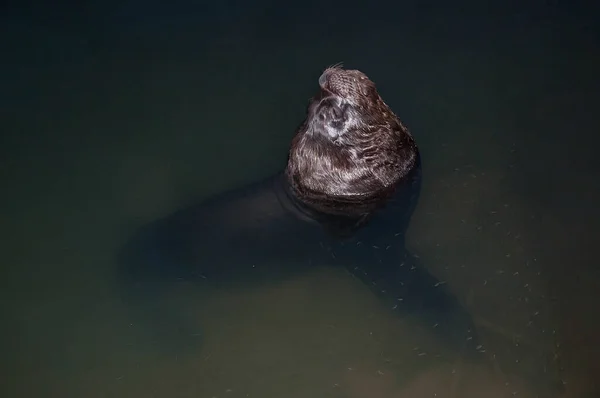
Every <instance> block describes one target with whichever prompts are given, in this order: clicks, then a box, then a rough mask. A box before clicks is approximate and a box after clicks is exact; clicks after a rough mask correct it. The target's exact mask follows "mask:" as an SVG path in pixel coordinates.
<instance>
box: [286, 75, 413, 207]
mask: <svg viewBox="0 0 600 398" xmlns="http://www.w3.org/2000/svg"><path fill="white" fill-rule="evenodd" d="M417 155H418V150H417V146H416V144H415V142H414V139H413V137H412V136H411V134H410V132H409V131H408V129H407V128H406V127H405V126H404V125H403V124H402V123H401V122H400V120H399V119H398V117H397V116H396V115H395V114H394V112H392V110H391V109H390V108H389V106H388V105H387V104H386V103H385V102H384V101H383V100H382V99H381V97H380V95H379V93H378V91H377V89H376V87H375V84H374V83H373V82H372V81H371V80H370V79H369V78H368V77H367V76H366V75H365V74H364V73H363V72H361V71H358V70H348V69H343V68H342V67H340V66H332V67H329V68H327V69H325V71H324V72H323V73H322V74H321V76H320V77H319V91H318V92H317V93H316V95H315V96H314V97H313V98H312V99H311V100H310V102H309V105H308V109H307V116H306V119H305V120H304V121H303V123H302V124H301V125H300V127H299V128H298V130H297V131H296V134H295V136H294V138H293V140H292V144H291V148H290V152H289V157H288V164H287V168H286V178H287V182H288V185H289V187H290V190H291V192H292V193H293V195H294V196H295V199H297V200H298V201H299V202H301V203H302V204H303V205H304V206H307V207H308V208H310V209H312V210H315V211H317V212H320V213H324V214H328V215H333V216H342V217H347V218H358V219H361V218H364V217H365V216H368V215H369V214H370V213H371V212H373V211H374V210H375V209H377V208H378V207H380V206H382V205H384V204H385V202H386V201H387V199H388V198H389V197H390V196H391V195H392V194H393V192H394V189H395V187H396V186H397V185H398V183H399V182H401V181H402V179H403V178H405V177H406V176H407V175H408V174H409V172H410V171H411V170H412V168H413V167H414V165H415V163H416V160H417Z"/></svg>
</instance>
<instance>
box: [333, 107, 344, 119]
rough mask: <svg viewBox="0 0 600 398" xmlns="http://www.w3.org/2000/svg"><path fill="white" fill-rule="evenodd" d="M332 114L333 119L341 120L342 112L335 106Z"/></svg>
mask: <svg viewBox="0 0 600 398" xmlns="http://www.w3.org/2000/svg"><path fill="white" fill-rule="evenodd" d="M332 113H333V117H334V118H335V119H341V118H342V116H343V112H342V110H341V109H340V108H338V107H337V106H336V107H334V108H333V110H332Z"/></svg>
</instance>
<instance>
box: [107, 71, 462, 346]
mask: <svg viewBox="0 0 600 398" xmlns="http://www.w3.org/2000/svg"><path fill="white" fill-rule="evenodd" d="M421 178H422V172H421V158H420V155H419V150H418V147H417V144H416V142H415V140H414V138H413V136H412V134H411V133H410V132H409V130H408V129H407V128H406V127H405V126H404V125H403V124H402V122H401V121H400V120H399V118H398V117H397V116H396V114H395V113H394V112H392V110H391V109H390V107H389V106H388V105H387V104H386V103H385V102H384V101H383V100H382V98H381V97H380V95H379V93H378V91H377V89H376V87H375V84H374V83H373V82H372V81H371V80H370V79H369V78H368V77H367V76H366V75H365V74H364V73H362V72H360V71H358V70H348V69H344V68H342V67H340V66H333V67H329V68H327V69H326V70H325V71H324V72H323V73H322V75H321V76H320V77H319V90H318V92H317V93H316V95H315V96H314V97H313V98H312V99H311V100H310V102H309V105H308V109H307V115H306V119H305V120H304V121H303V122H302V123H301V125H300V126H299V128H298V129H297V131H296V133H295V135H294V137H293V139H292V143H291V146H290V150H289V156H288V161H287V165H286V167H285V169H284V170H282V172H280V173H278V174H277V175H275V176H272V177H269V178H267V179H265V180H263V181H260V182H257V183H254V184H251V185H249V186H246V187H243V188H240V189H235V190H232V191H229V192H225V193H223V194H220V195H217V196H215V197H212V198H209V199H206V200H203V201H202V202H200V203H199V204H197V205H195V206H192V207H190V208H187V209H183V210H180V211H177V212H175V213H174V214H172V215H170V216H168V217H166V218H164V219H161V220H158V221H155V222H153V223H151V224H150V225H146V226H143V227H142V228H141V229H140V230H139V231H138V232H137V233H136V234H135V235H134V236H133V237H132V238H131V240H129V241H128V242H127V243H126V244H125V245H124V247H123V248H122V249H121V250H120V252H119V255H118V259H119V265H120V268H119V269H120V277H121V280H122V281H123V286H124V292H125V293H126V295H125V297H127V299H128V300H130V301H129V303H137V308H138V309H142V310H143V312H145V314H146V315H147V317H148V319H150V320H152V321H153V323H152V324H151V325H149V326H148V327H150V328H153V329H154V328H156V329H157V330H158V329H162V330H163V331H165V330H171V331H174V330H177V331H179V332H181V334H182V335H183V336H185V335H186V334H190V333H192V332H196V330H189V329H187V328H186V325H185V322H184V320H183V319H182V318H180V317H178V316H177V314H176V312H174V311H162V312H161V311H160V307H161V306H160V302H159V298H160V293H161V292H162V291H164V289H166V288H167V287H168V286H169V283H173V282H176V281H181V280H185V281H195V282H197V283H198V285H199V287H200V288H201V287H202V286H203V285H206V284H208V285H211V286H212V287H217V288H226V287H230V286H234V285H236V284H244V285H247V286H248V285H249V286H257V285H259V284H263V283H276V282H277V281H278V280H281V278H286V277H290V276H291V275H293V274H297V273H300V272H303V271H306V270H307V269H309V268H310V267H318V266H331V265H339V266H345V267H346V268H347V269H348V270H349V271H350V272H351V273H352V274H354V275H356V276H357V277H359V278H360V279H361V280H363V281H364V282H365V283H366V284H367V285H368V286H369V287H370V288H371V289H373V291H374V292H376V293H377V294H378V295H379V296H380V297H381V298H382V299H383V300H384V302H385V303H387V305H388V306H389V307H390V309H392V310H394V311H396V312H397V313H398V314H399V315H403V316H406V315H414V316H416V317H418V318H419V319H421V320H423V321H424V322H428V323H429V325H432V326H433V325H436V326H437V328H436V330H437V331H438V332H439V333H440V336H441V337H443V338H445V339H448V341H453V342H454V343H456V344H459V345H461V346H462V344H464V342H465V341H469V340H470V338H469V334H470V333H471V332H472V330H473V328H472V324H471V321H470V317H469V315H468V314H467V312H466V311H465V310H464V309H463V308H462V307H461V306H460V304H459V303H458V301H457V300H456V298H454V297H453V296H452V295H450V294H449V293H448V292H447V291H446V290H445V289H444V286H441V285H440V283H439V281H438V280H436V279H435V278H434V277H433V276H432V275H430V274H429V273H428V272H427V271H426V269H425V268H424V267H423V266H422V265H420V264H419V263H418V261H417V258H415V257H414V256H413V255H411V254H410V253H409V252H408V251H407V250H406V248H405V233H406V230H407V228H408V225H409V222H410V218H411V215H412V213H413V210H414V209H415V206H416V204H417V201H418V197H419V193H420V187H421ZM166 338H167V337H166ZM171 339H172V340H178V341H180V339H181V337H171Z"/></svg>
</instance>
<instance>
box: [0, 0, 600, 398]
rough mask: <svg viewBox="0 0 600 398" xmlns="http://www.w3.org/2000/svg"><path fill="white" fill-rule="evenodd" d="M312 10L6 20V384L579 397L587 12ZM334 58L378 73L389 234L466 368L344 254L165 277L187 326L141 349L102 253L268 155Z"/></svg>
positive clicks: (589, 244) (589, 183)
mask: <svg viewBox="0 0 600 398" xmlns="http://www.w3.org/2000/svg"><path fill="white" fill-rule="evenodd" d="M311 4H312V3H310V2H308V4H306V3H305V4H304V6H305V8H304V9H302V10H300V9H296V10H295V9H293V8H289V11H283V10H279V9H277V8H276V7H275V3H273V4H268V5H262V6H260V7H259V6H256V7H254V8H250V7H248V6H243V5H238V6H237V7H234V5H231V4H230V5H229V6H218V7H217V6H211V7H210V8H208V7H207V8H203V7H204V6H195V7H191V8H185V7H183V6H182V5H181V4H180V6H181V7H183V9H184V12H182V11H181V9H179V11H178V8H177V7H176V6H171V7H160V6H158V5H155V6H148V5H142V4H141V3H140V4H137V3H134V2H130V3H127V4H126V5H123V6H121V7H116V6H115V7H113V8H111V7H112V6H111V7H108V6H106V7H105V8H99V9H97V10H95V9H93V8H91V9H90V10H87V14H86V13H84V14H81V12H83V11H81V10H79V11H72V13H73V14H75V15H76V16H77V18H75V19H74V18H73V15H71V17H65V21H67V22H64V23H57V22H56V21H57V19H56V16H57V15H59V14H60V12H59V11H53V12H54V13H55V14H53V15H54V19H48V18H46V19H44V18H41V17H38V16H37V15H42V14H36V15H34V16H31V15H28V14H27V13H20V14H19V15H20V16H19V17H16V16H4V22H5V23H4V24H3V26H4V27H3V33H4V38H3V39H2V46H3V51H2V52H3V73H2V77H1V78H0V79H1V80H0V81H1V82H2V90H1V91H2V93H1V98H0V100H1V101H2V121H1V130H2V138H1V149H0V151H1V162H2V163H1V168H0V170H1V173H2V181H3V183H2V186H3V187H4V189H3V190H2V196H1V203H2V208H3V212H2V213H3V216H2V222H1V223H0V231H1V233H2V237H3V239H2V241H1V242H2V243H1V246H0V247H1V249H2V250H1V252H2V258H1V259H2V261H1V263H2V266H1V268H0V270H1V271H0V272H1V274H0V281H1V283H2V290H1V292H2V311H3V317H2V318H3V319H4V327H3V328H2V339H1V341H2V347H1V348H2V353H3V354H2V365H3V369H2V374H3V377H2V380H3V381H2V384H1V387H0V388H1V391H2V393H1V395H2V396H5V397H96V396H97V397H112V396H114V397H148V396H153V397H231V398H234V397H263V398H264V397H329V396H331V397H350V398H362V397H365V398H366V397H369V398H380V397H381V398H383V397H386V398H387V397H411V398H412V397H465V398H468V397H486V398H487V397H504V396H507V397H510V396H514V395H515V394H517V396H521V397H536V396H540V397H562V396H564V397H588V396H589V397H592V396H596V395H595V394H598V393H599V386H598V384H597V381H596V380H595V378H594V377H595V376H596V375H597V374H598V372H599V371H600V368H599V367H598V361H597V358H598V355H599V354H600V352H599V351H600V350H599V347H600V346H599V344H598V343H599V341H598V338H597V335H598V332H600V325H598V322H597V320H596V318H597V317H596V316H595V315H594V314H595V313H596V312H597V311H596V306H595V304H594V303H595V302H597V300H598V298H599V297H598V293H597V292H598V291H599V290H598V287H599V281H600V279H599V277H600V274H599V271H598V269H597V266H596V265H597V264H596V262H597V260H596V256H595V255H594V254H595V249H596V247H595V246H596V245H597V243H596V240H597V238H594V237H595V236H596V235H597V234H596V233H595V232H596V229H597V227H598V224H599V222H598V221H599V217H598V216H599V212H598V208H597V206H596V202H597V200H598V199H599V198H600V183H599V181H600V179H599V178H598V166H599V163H598V160H597V159H596V158H595V156H594V155H595V151H594V150H595V146H594V145H593V143H594V135H595V134H596V133H597V126H598V116H597V112H596V108H597V106H598V104H599V101H598V100H599V95H598V92H599V90H598V89H599V88H600V84H599V79H598V78H597V76H596V74H597V72H596V71H597V70H598V68H599V67H600V51H599V49H598V46H597V43H598V42H597V41H596V40H597V38H598V35H597V32H594V31H593V30H592V29H591V28H590V26H591V25H590V23H589V22H588V21H589V20H586V19H585V18H583V19H581V18H580V19H577V18H575V17H574V16H572V15H566V14H564V15H563V14H561V10H560V9H559V8H557V7H556V6H552V5H546V6H544V7H541V8H539V9H538V10H537V11H526V10H518V9H515V10H508V8H507V9H505V10H503V12H502V13H498V14H493V13H492V11H489V12H488V13H487V14H483V13H482V12H483V10H480V9H472V10H473V13H472V14H469V13H468V12H467V11H464V12H459V11H455V10H449V8H448V7H445V8H443V9H442V8H439V11H435V12H434V10H425V9H423V10H421V9H419V8H418V7H408V6H405V9H404V10H392V9H391V8H390V9H389V10H388V11H390V12H386V9H385V8H386V7H391V6H382V8H375V7H374V8H373V9H371V8H367V9H364V10H363V11H364V13H362V14H361V15H362V17H363V18H365V22H364V23H362V22H354V25H353V28H352V29H351V28H350V27H348V21H349V20H352V21H356V19H357V18H359V17H358V16H357V15H356V10H355V9H353V8H352V7H349V8H342V9H340V10H337V11H336V12H335V13H334V10H335V8H334V7H333V6H331V8H327V7H329V6H322V5H318V4H315V5H311ZM244 7H245V8H244ZM115 10H119V11H118V12H117V11H115ZM392 11H393V12H392ZM448 13H450V14H448ZM478 13H481V15H479V14H478ZM96 14H97V15H96ZM492 14H493V15H497V17H494V18H492V17H490V16H489V15H492ZM82 15H87V17H85V18H84V17H82ZM334 15H335V16H337V17H338V18H337V20H334V19H333V16H334ZM448 15H452V18H450V17H449V16H448ZM467 15H470V16H469V17H467ZM486 15H488V16H486ZM309 16H311V17H310V18H309ZM324 16H329V17H331V18H332V19H331V21H329V22H326V21H325V19H326V18H324ZM475 16H478V17H475ZM86 18H88V19H86ZM351 18H354V19H351ZM73 21H77V22H78V23H73ZM101 21H104V22H101ZM309 21H312V22H309ZM558 21H562V23H561V24H558ZM338 61H344V62H345V64H346V65H347V66H348V67H353V68H358V69H361V70H363V71H364V72H365V73H367V74H368V75H369V76H370V77H371V78H372V79H373V80H374V81H375V82H376V83H377V85H378V87H379V89H380V92H381V95H382V96H383V98H384V99H385V100H386V101H387V102H388V103H389V104H390V105H391V107H392V108H393V109H394V110H396V112H397V113H398V115H399V116H400V118H401V119H402V120H403V121H404V122H405V123H406V124H407V125H408V126H409V127H410V128H411V130H412V131H413V133H414V135H415V137H416V139H417V142H418V143H419V145H420V147H421V151H422V156H423V168H424V175H425V177H424V181H423V191H422V194H421V200H420V203H419V207H418V209H417V212H416V213H415V215H414V217H413V221H412V224H411V227H410V230H409V240H408V244H409V247H410V249H411V250H412V251H413V252H415V253H416V254H417V255H418V256H419V257H420V259H421V261H422V262H423V264H425V265H426V266H427V268H428V270H429V271H430V272H431V273H432V274H433V275H435V276H436V277H437V278H438V279H440V280H442V281H444V282H446V284H447V286H448V287H449V289H450V290H451V291H452V292H453V293H454V294H455V295H456V296H457V297H458V298H459V299H460V300H461V302H462V303H463V304H464V305H465V306H466V307H467V308H468V310H469V312H470V313H471V314H472V316H473V319H474V320H475V324H476V327H477V329H478V330H477V331H478V333H479V335H480V338H481V343H482V348H481V349H482V350H484V351H485V355H486V362H485V363H484V364H477V365H474V364H471V363H469V362H468V361H465V360H463V359H462V358H461V357H460V356H456V355H454V356H452V355H446V356H435V355H428V353H431V352H437V351H439V350H443V347H442V346H441V344H442V343H441V342H440V341H439V340H438V339H436V338H435V336H434V335H433V334H432V333H429V331H427V330H425V329H424V328H423V326H422V325H420V324H418V323H417V322H413V321H412V320H410V319H398V318H397V317H395V316H394V313H392V312H390V311H388V310H387V309H386V308H384V307H383V306H382V305H381V303H380V302H379V301H378V300H377V298H376V297H374V296H373V295H372V294H371V292H370V291H369V290H368V289H366V288H365V286H364V285H363V284H362V283H360V282H359V281H357V280H355V279H353V278H352V277H351V276H350V275H348V274H347V273H346V272H345V271H343V270H327V271H315V272H310V273H306V274H301V275H298V276H296V277H294V278H293V279H290V280H285V281H281V282H280V283H276V284H272V285H269V286H262V287H261V288H256V289H252V288H244V289H232V290H220V291H213V292H211V293H210V302H208V303H207V302H206V301H205V300H204V298H205V296H204V295H205V294H206V293H203V292H198V291H196V290H195V289H193V287H192V286H187V287H186V286H182V287H181V288H180V289H178V290H176V291H174V292H173V294H172V295H170V296H169V298H168V299H169V301H170V305H173V306H177V307H178V308H181V309H182V312H184V313H185V314H186V315H187V316H188V317H189V319H193V320H194V319H195V320H197V325H198V328H199V329H198V335H202V342H201V344H199V345H198V346H190V347H189V349H187V350H185V351H184V353H183V354H173V353H171V352H168V351H164V350H161V349H160V348H161V347H158V346H154V345H153V344H152V340H151V339H149V338H148V335H147V334H145V333H144V331H143V329H140V328H139V327H137V325H136V324H135V322H134V320H133V319H132V318H131V314H130V312H128V311H127V308H125V306H124V305H123V302H122V300H121V297H120V293H119V291H118V290H119V289H118V280H117V279H118V277H117V274H116V270H115V269H116V262H115V254H116V251H117V250H118V248H119V246H120V245H122V244H123V242H125V241H126V240H127V239H128V237H129V236H130V235H131V234H132V233H133V231H134V230H135V229H136V228H138V227H139V226H141V225H144V224H146V223H149V222H151V221H153V220H155V219H157V218H159V217H162V216H165V215H168V214H170V213H172V212H173V211H174V210H176V209H178V208H180V207H182V206H185V205H188V204H190V203H193V202H195V201H197V200H199V199H200V198H203V197H206V196H208V195H210V194H212V193H215V192H220V191H222V190H224V189H226V188H231V187H237V186H241V185H243V184H246V183H248V182H250V181H255V180H260V179H262V178H264V177H265V176H268V175H270V174H272V173H273V172H275V171H277V170H278V169H280V168H281V167H282V165H283V164H284V162H285V157H286V155H287V147H288V144H289V140H290V138H291V136H292V134H293V132H294V130H295V128H296V127H297V124H298V123H299V122H300V121H301V119H302V118H303V116H304V110H305V105H306V100H307V99H308V98H309V97H310V96H311V95H312V94H313V93H314V90H315V88H316V85H317V82H316V80H317V78H318V76H319V74H320V72H321V70H322V69H323V68H324V67H325V66H327V65H329V64H332V63H335V62H338Z"/></svg>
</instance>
